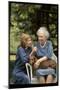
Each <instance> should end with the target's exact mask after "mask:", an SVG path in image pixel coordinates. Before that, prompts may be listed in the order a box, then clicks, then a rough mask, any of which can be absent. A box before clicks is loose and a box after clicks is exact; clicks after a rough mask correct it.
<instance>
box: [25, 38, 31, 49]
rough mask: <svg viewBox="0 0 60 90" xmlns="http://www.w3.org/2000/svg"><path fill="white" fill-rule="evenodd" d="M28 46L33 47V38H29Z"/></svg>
mask: <svg viewBox="0 0 60 90" xmlns="http://www.w3.org/2000/svg"><path fill="white" fill-rule="evenodd" d="M26 45H27V47H32V40H31V38H29V39H28V40H27V42H26Z"/></svg>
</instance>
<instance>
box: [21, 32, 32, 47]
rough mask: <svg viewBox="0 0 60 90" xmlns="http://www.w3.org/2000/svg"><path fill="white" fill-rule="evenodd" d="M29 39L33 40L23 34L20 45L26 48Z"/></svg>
mask: <svg viewBox="0 0 60 90" xmlns="http://www.w3.org/2000/svg"><path fill="white" fill-rule="evenodd" d="M29 38H31V37H30V35H29V34H26V33H22V34H21V38H20V42H21V43H20V45H21V46H22V47H26V45H27V43H26V42H27V41H28V39H29Z"/></svg>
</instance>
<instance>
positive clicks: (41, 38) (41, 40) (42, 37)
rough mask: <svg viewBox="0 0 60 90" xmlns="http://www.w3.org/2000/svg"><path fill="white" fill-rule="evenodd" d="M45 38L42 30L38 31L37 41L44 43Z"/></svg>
mask: <svg viewBox="0 0 60 90" xmlns="http://www.w3.org/2000/svg"><path fill="white" fill-rule="evenodd" d="M46 40H47V38H46V36H45V34H44V32H40V33H39V35H38V41H39V42H40V44H42V45H43V44H44V43H45V42H46Z"/></svg>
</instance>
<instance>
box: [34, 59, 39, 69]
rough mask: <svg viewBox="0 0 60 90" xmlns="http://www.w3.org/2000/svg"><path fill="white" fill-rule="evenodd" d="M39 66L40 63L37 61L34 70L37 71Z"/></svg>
mask: <svg viewBox="0 0 60 90" xmlns="http://www.w3.org/2000/svg"><path fill="white" fill-rule="evenodd" d="M39 65H40V62H39V60H38V61H36V63H35V64H34V68H35V69H37V68H38V67H39Z"/></svg>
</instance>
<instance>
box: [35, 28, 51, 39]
mask: <svg viewBox="0 0 60 90" xmlns="http://www.w3.org/2000/svg"><path fill="white" fill-rule="evenodd" d="M41 32H44V34H45V36H46V38H47V39H48V38H49V36H50V35H49V32H48V30H47V28H46V27H40V28H39V29H38V31H37V35H39V34H40V33H41Z"/></svg>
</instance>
